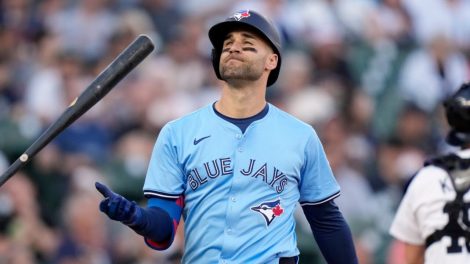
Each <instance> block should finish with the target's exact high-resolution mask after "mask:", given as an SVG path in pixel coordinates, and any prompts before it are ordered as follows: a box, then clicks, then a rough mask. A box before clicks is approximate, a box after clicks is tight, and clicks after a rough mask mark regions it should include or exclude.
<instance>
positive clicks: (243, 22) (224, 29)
mask: <svg viewBox="0 0 470 264" xmlns="http://www.w3.org/2000/svg"><path fill="white" fill-rule="evenodd" d="M239 28H248V29H250V30H252V31H254V32H256V33H258V34H259V35H260V36H261V37H263V38H264V39H265V40H266V41H267V42H268V43H269V44H270V45H271V47H272V49H273V51H274V52H275V53H276V54H277V56H278V62H277V67H276V68H275V69H274V70H272V71H271V73H270V74H269V77H268V84H267V85H268V86H270V85H272V84H273V83H275V82H276V80H277V77H278V76H279V70H280V69H281V53H280V51H281V37H280V35H279V32H278V31H277V29H276V27H275V26H274V25H273V23H272V22H270V21H268V19H267V18H265V17H263V16H262V15H260V14H258V13H257V12H254V11H251V10H244V11H239V12H237V13H235V14H233V15H232V16H230V17H229V18H227V19H226V20H225V21H223V22H220V23H218V24H215V25H214V26H212V27H211V28H210V29H209V39H210V41H211V42H212V45H213V46H214V48H213V49H212V66H214V70H215V75H216V76H217V78H219V79H222V77H221V76H220V72H219V62H220V54H221V52H222V45H223V43H224V40H225V37H226V36H227V34H228V33H229V32H230V31H232V30H234V29H239Z"/></svg>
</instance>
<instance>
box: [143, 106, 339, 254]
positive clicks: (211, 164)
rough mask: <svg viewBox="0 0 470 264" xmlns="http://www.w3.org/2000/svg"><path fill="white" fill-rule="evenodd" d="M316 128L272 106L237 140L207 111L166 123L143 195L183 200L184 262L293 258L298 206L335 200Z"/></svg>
mask: <svg viewBox="0 0 470 264" xmlns="http://www.w3.org/2000/svg"><path fill="white" fill-rule="evenodd" d="M339 191H340V190H339V186H338V184H337V182H336V180H335V178H334V177H333V174H332V171H331V168H330V166H329V163H328V161H327V159H326V156H325V153H324V150H323V147H322V145H321V143H320V141H319V138H318V136H317V135H316V133H315V131H314V129H313V128H312V127H311V126H310V125H308V124H305V123H303V122H301V121H300V120H298V119H296V118H294V117H292V116H291V115H289V114H287V113H285V112H283V111H282V110H280V109H278V108H277V107H275V106H273V105H271V104H269V111H268V113H267V115H266V116H265V117H263V118H262V119H259V120H256V121H254V122H253V123H252V124H250V126H249V127H248V128H247V129H246V131H245V133H244V134H242V133H241V131H240V129H239V128H238V127H237V126H235V125H234V124H232V123H230V122H228V121H226V120H224V119H223V118H221V117H219V116H218V115H217V114H216V113H215V112H214V109H213V108H212V106H211V105H209V106H207V107H204V108H201V109H200V110H198V111H196V112H193V113H191V114H189V115H187V116H185V117H182V118H180V119H177V120H175V121H172V122H169V123H168V124H167V125H165V126H164V127H163V129H162V130H161V132H160V134H159V136H158V139H157V141H156V144H155V147H154V150H153V153H152V158H151V161H150V164H149V168H148V172H147V176H146V179H145V184H144V193H145V195H146V196H147V197H163V198H177V197H179V196H180V195H184V202H185V205H184V209H183V219H184V225H185V231H184V235H185V252H184V256H183V263H278V259H279V258H280V257H289V256H296V255H298V254H299V251H298V249H297V242H296V234H295V219H294V211H295V208H296V206H297V205H298V202H300V203H321V202H324V201H327V200H330V199H333V198H335V197H336V196H338V195H339Z"/></svg>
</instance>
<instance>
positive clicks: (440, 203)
mask: <svg viewBox="0 0 470 264" xmlns="http://www.w3.org/2000/svg"><path fill="white" fill-rule="evenodd" d="M444 107H445V111H446V117H447V121H448V123H449V125H450V127H451V130H450V132H449V134H448V135H447V138H446V141H447V142H448V143H449V144H451V145H454V146H459V147H460V150H459V151H457V152H456V153H452V154H448V155H444V156H440V157H436V158H433V159H430V160H429V161H427V162H426V164H425V166H424V168H422V169H421V170H420V171H419V172H418V173H417V174H416V176H415V177H414V178H413V180H412V181H411V183H410V185H409V187H408V189H407V191H406V193H405V195H404V197H403V199H402V201H401V204H400V206H399V208H398V211H397V213H396V216H395V219H394V221H393V223H392V226H391V228H390V234H391V235H392V236H393V237H395V238H396V239H398V240H400V241H402V242H404V243H405V258H406V263H409V264H411V263H426V264H430V263H436V264H446V263H448V264H460V263H462V264H463V263H470V215H469V209H470V191H469V189H470V83H466V84H463V85H462V86H461V87H460V89H459V90H458V91H457V92H456V93H455V94H454V95H453V96H451V97H450V98H449V99H447V100H446V101H445V102H444Z"/></svg>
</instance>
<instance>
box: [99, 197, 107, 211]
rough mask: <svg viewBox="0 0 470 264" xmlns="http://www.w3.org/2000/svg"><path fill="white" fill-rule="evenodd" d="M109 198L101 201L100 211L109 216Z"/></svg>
mask: <svg viewBox="0 0 470 264" xmlns="http://www.w3.org/2000/svg"><path fill="white" fill-rule="evenodd" d="M108 203H109V198H106V199H104V200H103V201H101V203H100V211H101V212H103V213H105V214H108V211H109V205H108Z"/></svg>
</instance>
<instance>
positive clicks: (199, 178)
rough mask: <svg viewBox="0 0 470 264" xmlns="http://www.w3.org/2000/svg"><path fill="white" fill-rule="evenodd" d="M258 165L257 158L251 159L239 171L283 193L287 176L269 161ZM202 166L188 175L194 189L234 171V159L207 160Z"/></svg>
mask: <svg viewBox="0 0 470 264" xmlns="http://www.w3.org/2000/svg"><path fill="white" fill-rule="evenodd" d="M256 165H258V164H256V160H254V159H250V161H249V164H247V165H246V167H245V168H243V166H242V169H241V170H240V171H239V173H240V174H241V175H244V176H246V177H252V178H258V179H260V180H262V181H263V182H264V183H265V184H267V185H269V186H270V187H271V188H274V189H275V190H276V192H277V193H281V192H282V191H283V190H284V187H285V185H286V184H287V176H286V175H285V174H284V173H283V172H282V171H280V170H279V169H277V168H276V167H272V168H268V164H267V163H262V164H261V165H258V166H259V167H255V166H256ZM202 167H203V168H204V169H203V170H202V171H200V170H199V169H198V168H195V169H192V170H191V171H190V173H189V175H188V185H189V186H190V187H191V189H193V190H196V189H197V188H199V186H201V185H204V184H206V183H207V182H208V180H211V179H216V178H217V177H219V176H227V175H231V174H232V173H233V167H232V160H231V159H230V158H219V159H216V160H212V161H210V162H205V163H204V166H202Z"/></svg>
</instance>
